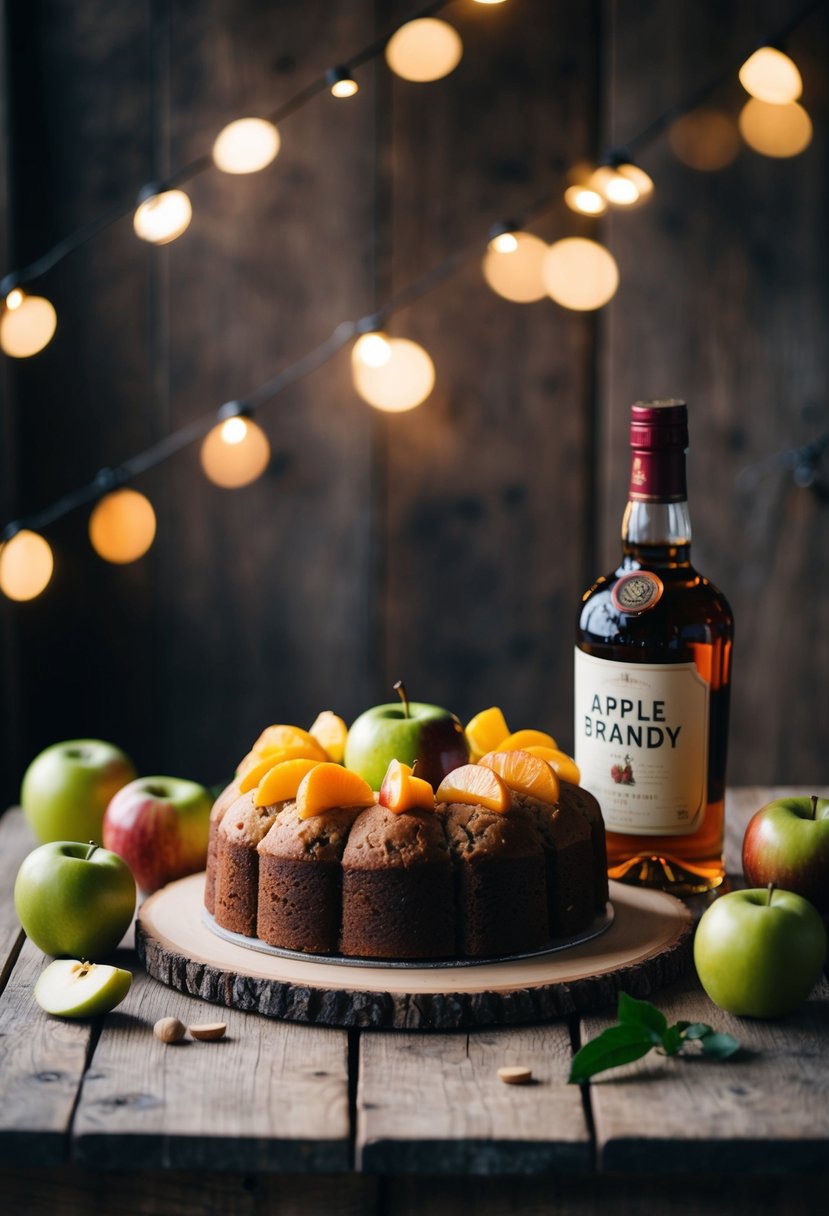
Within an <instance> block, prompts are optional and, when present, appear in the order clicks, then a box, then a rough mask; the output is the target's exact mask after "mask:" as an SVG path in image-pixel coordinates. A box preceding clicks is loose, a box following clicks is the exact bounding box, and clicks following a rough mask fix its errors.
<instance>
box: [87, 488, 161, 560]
mask: <svg viewBox="0 0 829 1216" xmlns="http://www.w3.org/2000/svg"><path fill="white" fill-rule="evenodd" d="M155 529H156V522H155V511H154V510H153V507H152V503H151V502H150V500H149V499H148V498H145V497H144V495H143V494H139V493H138V491H137V490H129V489H122V490H113V491H112V492H111V493H110V494H105V495H104V497H103V498H102V499H101V501H100V502H99V503H97V504H96V506H95V507H94V508H93V511H92V514H91V515H90V517H89V539H90V542H91V544H92V548H93V549H94V550H95V552H96V553H97V554H98V556H99V557H102V558H103V559H104V561H107V562H114V563H115V564H116V565H126V564H127V563H128V562H135V561H138V559H139V557H143V556H144V554H145V553H146V552H147V550H148V549H149V548H150V546H151V545H152V543H153V541H154V540H155Z"/></svg>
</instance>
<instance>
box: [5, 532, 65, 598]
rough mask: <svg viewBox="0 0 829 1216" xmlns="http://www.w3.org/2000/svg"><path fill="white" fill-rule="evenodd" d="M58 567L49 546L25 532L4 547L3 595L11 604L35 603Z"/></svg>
mask: <svg viewBox="0 0 829 1216" xmlns="http://www.w3.org/2000/svg"><path fill="white" fill-rule="evenodd" d="M54 565H55V562H54V558H53V557H52V550H51V548H50V546H49V542H48V541H47V540H45V539H44V538H43V537H42V536H41V535H40V534H39V533H37V532H30V531H29V530H28V529H26V528H23V529H21V531H20V532H16V533H15V534H14V536H13V537H12V538H11V540H7V541H6V543H5V544H3V545H0V591H2V592H3V594H4V595H6V596H8V598H9V599H10V600H17V601H19V602H23V601H25V600H33V599H35V597H36V596H38V595H40V593H41V591H43V590H44V589H45V588H46V587H47V586H48V584H49V580H50V579H51V577H52V571H53V569H54Z"/></svg>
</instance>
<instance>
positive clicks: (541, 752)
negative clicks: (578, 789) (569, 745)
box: [524, 746, 581, 785]
mask: <svg viewBox="0 0 829 1216" xmlns="http://www.w3.org/2000/svg"><path fill="white" fill-rule="evenodd" d="M524 750H525V751H528V752H529V753H530V755H532V756H538V758H539V759H540V760H546V761H547V763H548V764H549V765H550V768H552V769H553V771H554V772H555V774H556V776H557V777H558V779H559V780H560V781H569V782H570V784H571V785H579V784H580V783H581V771H580V770H579V766H578V765H577V764H576V762H575V760H574V759H573V757H572V756H568V755H567V753H566V752H560V751H559V750H558V748H557V747H536V746H530V747H527V748H525V749H524Z"/></svg>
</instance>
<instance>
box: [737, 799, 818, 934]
mask: <svg viewBox="0 0 829 1216" xmlns="http://www.w3.org/2000/svg"><path fill="white" fill-rule="evenodd" d="M743 870H744V872H745V876H746V880H747V881H748V883H749V884H750V885H751V886H753V887H760V886H767V885H768V884H769V883H770V882H774V883H776V884H777V885H778V886H780V887H782V888H784V890H787V891H794V892H795V893H796V894H797V895H802V896H803V898H804V899H808V901H809V903H811V904H814V906H815V907H816V908H817V909H818V911H819V912H824V913H829V798H818V797H817V795H812V797H811V798H806V797H801V798H797V797H793V798H778V799H777V800H776V801H775V802H770V803H769V804H768V805H767V806H764V807H763V808H762V809H761V810H759V811H758V812H757V814H756V815H755V816H754V817H753V819H752V820H751V822H750V823H749V825H748V827H747V828H746V834H745V836H744V838H743Z"/></svg>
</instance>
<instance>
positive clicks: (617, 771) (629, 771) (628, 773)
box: [610, 756, 636, 785]
mask: <svg viewBox="0 0 829 1216" xmlns="http://www.w3.org/2000/svg"><path fill="white" fill-rule="evenodd" d="M610 775H611V777H612V778H613V780H614V781H615V782H616V784H617V785H635V784H636V782H635V781H634V780H633V760H632V759H631V757H630V756H625V760H624V764H614V765H613V766H612V767H611V770H610Z"/></svg>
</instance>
